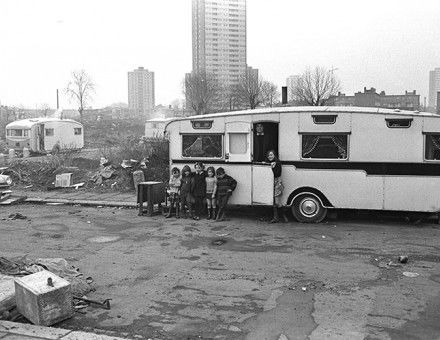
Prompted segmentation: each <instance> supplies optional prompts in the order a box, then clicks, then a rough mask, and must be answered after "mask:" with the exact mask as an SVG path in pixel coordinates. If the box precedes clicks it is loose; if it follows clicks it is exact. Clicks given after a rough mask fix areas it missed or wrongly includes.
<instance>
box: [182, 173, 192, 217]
mask: <svg viewBox="0 0 440 340" xmlns="http://www.w3.org/2000/svg"><path fill="white" fill-rule="evenodd" d="M193 190H194V178H193V176H192V173H191V169H190V167H189V166H188V165H185V166H184V167H183V168H182V178H181V184H180V212H181V214H182V217H183V218H186V217H187V215H186V211H187V210H186V209H188V212H189V217H190V218H192V201H193V200H194V197H193V195H192V193H193Z"/></svg>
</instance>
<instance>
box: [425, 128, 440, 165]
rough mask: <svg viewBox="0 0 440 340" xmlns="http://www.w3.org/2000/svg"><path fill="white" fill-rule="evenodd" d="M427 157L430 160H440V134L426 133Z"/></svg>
mask: <svg viewBox="0 0 440 340" xmlns="http://www.w3.org/2000/svg"><path fill="white" fill-rule="evenodd" d="M425 159H426V160H429V161H438V160H440V135H435V134H426V135H425Z"/></svg>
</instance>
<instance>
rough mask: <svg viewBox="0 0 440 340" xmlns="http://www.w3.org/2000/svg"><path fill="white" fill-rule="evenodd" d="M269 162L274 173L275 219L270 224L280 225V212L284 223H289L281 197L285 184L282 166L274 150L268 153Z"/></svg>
mask: <svg viewBox="0 0 440 340" xmlns="http://www.w3.org/2000/svg"><path fill="white" fill-rule="evenodd" d="M267 160H268V162H269V163H270V166H271V168H272V172H273V177H274V181H273V196H274V197H273V218H272V220H271V221H270V223H278V222H279V221H280V218H279V211H281V215H282V217H283V219H284V222H288V221H289V220H288V219H287V216H286V214H285V213H284V210H283V203H282V201H281V196H282V195H283V189H284V187H283V182H282V180H281V172H282V166H281V162H280V160H279V159H278V157H277V156H276V155H275V151H274V150H269V151H268V152H267Z"/></svg>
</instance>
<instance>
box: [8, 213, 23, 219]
mask: <svg viewBox="0 0 440 340" xmlns="http://www.w3.org/2000/svg"><path fill="white" fill-rule="evenodd" d="M8 218H9V219H10V220H27V216H25V215H22V214H20V213H14V214H10V215H9V216H8Z"/></svg>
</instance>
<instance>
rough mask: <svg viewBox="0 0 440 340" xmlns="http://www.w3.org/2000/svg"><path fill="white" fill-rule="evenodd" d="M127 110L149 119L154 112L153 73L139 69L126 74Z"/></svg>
mask: <svg viewBox="0 0 440 340" xmlns="http://www.w3.org/2000/svg"><path fill="white" fill-rule="evenodd" d="M128 109H129V110H130V112H131V113H132V114H135V115H138V116H144V117H145V118H149V117H150V115H151V112H153V110H154V72H150V71H148V70H146V69H144V68H143V67H139V68H137V69H136V70H134V71H133V72H128Z"/></svg>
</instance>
